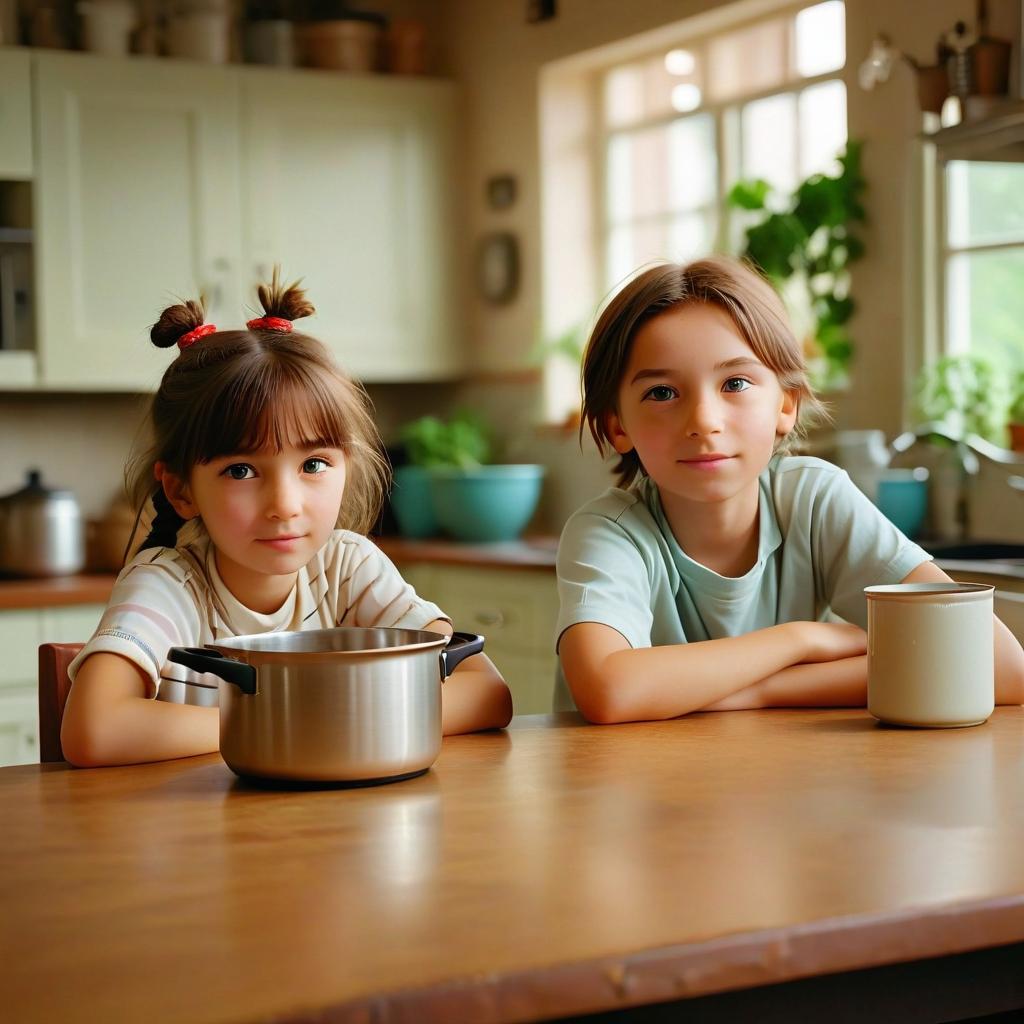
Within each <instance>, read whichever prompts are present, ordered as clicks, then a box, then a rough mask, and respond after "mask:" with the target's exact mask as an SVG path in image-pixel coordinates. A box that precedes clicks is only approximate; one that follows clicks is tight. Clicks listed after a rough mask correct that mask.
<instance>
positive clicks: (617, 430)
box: [604, 411, 634, 455]
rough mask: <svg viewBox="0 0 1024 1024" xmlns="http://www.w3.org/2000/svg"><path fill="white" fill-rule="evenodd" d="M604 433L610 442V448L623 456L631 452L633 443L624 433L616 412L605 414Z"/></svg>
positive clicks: (624, 430) (624, 429)
mask: <svg viewBox="0 0 1024 1024" xmlns="http://www.w3.org/2000/svg"><path fill="white" fill-rule="evenodd" d="M604 431H605V434H606V435H607V437H608V440H609V441H611V445H612V447H613V448H614V449H615V450H616V451H617V452H618V453H619V454H620V455H625V454H626V453H627V452H631V451H632V450H633V447H634V446H633V442H632V441H631V440H630V437H629V434H627V433H626V428H625V427H624V426H623V425H622V420H621V419H620V418H619V414H618V413H617V412H614V411H613V412H609V413H606V414H605V417H604Z"/></svg>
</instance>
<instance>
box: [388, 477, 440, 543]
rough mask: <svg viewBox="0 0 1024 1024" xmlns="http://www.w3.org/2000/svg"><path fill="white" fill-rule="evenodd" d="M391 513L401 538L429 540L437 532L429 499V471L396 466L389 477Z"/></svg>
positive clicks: (431, 500)
mask: <svg viewBox="0 0 1024 1024" xmlns="http://www.w3.org/2000/svg"><path fill="white" fill-rule="evenodd" d="M391 510H392V511H393V512H394V513H395V521H396V522H397V523H398V530H399V532H400V533H401V534H402V536H403V537H410V538H413V539H415V538H419V537H433V536H434V534H435V533H437V532H438V530H440V526H439V524H438V522H437V516H435V515H434V500H433V498H432V497H431V487H430V470H429V469H424V468H423V467H422V466H399V467H398V469H396V470H395V472H394V474H393V483H392V486H391Z"/></svg>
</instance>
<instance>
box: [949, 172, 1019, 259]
mask: <svg viewBox="0 0 1024 1024" xmlns="http://www.w3.org/2000/svg"><path fill="white" fill-rule="evenodd" d="M946 184H947V207H948V210H949V215H948V216H949V221H948V224H949V226H948V230H949V244H950V245H953V246H966V245H979V244H983V243H986V242H1003V241H1024V165H1022V164H1011V163H975V162H973V161H965V160H955V161H951V162H950V164H949V166H948V169H947V173H946Z"/></svg>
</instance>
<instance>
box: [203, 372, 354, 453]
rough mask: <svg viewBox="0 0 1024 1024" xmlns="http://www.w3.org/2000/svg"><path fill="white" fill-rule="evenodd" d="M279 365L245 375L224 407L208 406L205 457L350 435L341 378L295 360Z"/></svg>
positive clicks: (324, 444) (318, 444)
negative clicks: (272, 371) (298, 364)
mask: <svg viewBox="0 0 1024 1024" xmlns="http://www.w3.org/2000/svg"><path fill="white" fill-rule="evenodd" d="M275 369H276V370H277V372H276V373H269V372H267V371H268V370H269V367H268V366H267V365H264V366H262V367H260V368H259V369H258V370H257V371H256V372H254V373H252V374H246V375H245V376H244V377H243V378H242V379H240V380H238V381H236V383H235V386H234V387H233V388H231V390H230V392H229V394H226V395H225V396H224V400H223V401H222V402H221V403H219V405H220V408H219V409H211V410H210V411H209V414H208V417H207V422H206V423H205V424H204V426H205V427H206V429H205V430H203V434H204V438H203V442H205V443H202V444H201V447H202V448H203V453H202V456H201V458H202V461H204V462H209V461H210V460H212V459H215V458H218V457H220V456H222V455H233V454H236V453H246V452H254V451H260V450H269V451H273V452H275V453H277V452H280V451H282V450H283V449H284V448H287V447H293V448H298V449H302V450H306V449H310V448H344V447H345V445H346V444H347V443H348V442H349V441H350V440H351V434H350V431H349V429H348V426H347V424H346V423H345V420H344V417H343V415H342V406H343V402H342V398H341V395H340V394H339V389H340V382H339V381H335V380H332V379H331V378H330V376H329V375H327V374H323V373H317V372H316V371H315V370H309V369H307V368H306V367H299V366H296V365H295V364H292V365H290V366H287V367H284V366H282V365H281V364H278V365H277V366H276V367H275ZM261 371H262V372H261ZM256 410H259V411H258V412H256ZM254 413H255V415H254Z"/></svg>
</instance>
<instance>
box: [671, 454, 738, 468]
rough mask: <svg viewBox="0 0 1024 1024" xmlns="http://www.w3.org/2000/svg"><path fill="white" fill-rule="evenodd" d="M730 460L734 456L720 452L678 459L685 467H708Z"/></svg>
mask: <svg viewBox="0 0 1024 1024" xmlns="http://www.w3.org/2000/svg"><path fill="white" fill-rule="evenodd" d="M732 458H735V456H733V455H725V454H723V453H722V452H709V453H708V454H707V455H695V456H694V457H693V458H692V459H679V461H680V462H681V463H683V465H685V466H708V465H714V464H715V463H716V462H725V461H726V460H727V459H732Z"/></svg>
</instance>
